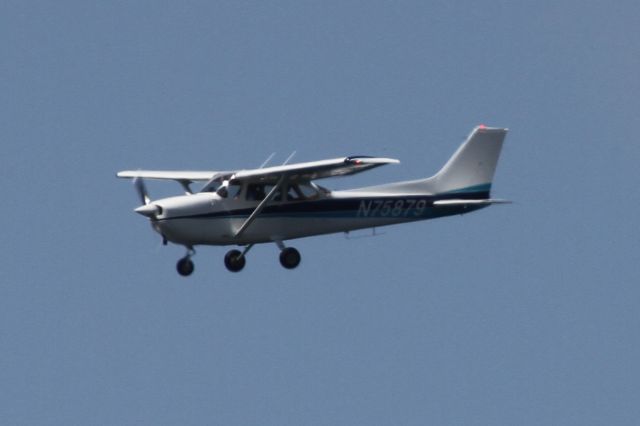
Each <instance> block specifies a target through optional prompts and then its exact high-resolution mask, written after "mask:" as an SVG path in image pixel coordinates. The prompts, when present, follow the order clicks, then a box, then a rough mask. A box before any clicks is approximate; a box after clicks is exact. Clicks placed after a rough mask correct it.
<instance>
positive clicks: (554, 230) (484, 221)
mask: <svg viewBox="0 0 640 426" xmlns="http://www.w3.org/2000/svg"><path fill="white" fill-rule="evenodd" d="M513 3H514V2H506V1H491V2H480V3H478V2H470V1H469V2H465V1H460V2H422V1H415V2H414V1H399V2H356V1H340V2H310V1H291V2H286V1H276V2H235V1H231V2H222V1H220V2H147V1H138V2H128V1H113V2H103V3H98V2H68V1H67V2H37V1H33V2H22V1H6V2H3V3H2V5H0V40H1V41H0V47H1V52H2V54H1V55H0V57H1V60H0V93H2V96H1V97H0V134H1V135H2V139H1V140H2V141H1V146H2V148H3V150H2V156H0V176H2V180H3V182H4V190H3V199H4V202H3V209H2V210H3V213H2V216H1V217H2V219H3V224H4V226H3V232H2V241H3V244H2V245H1V246H0V247H1V250H2V261H1V262H2V263H1V264H2V279H1V280H0V348H1V349H0V419H2V423H3V424H25V425H26V424H29V425H33V424H52V425H53V424H154V425H157V424H220V425H235V424H238V425H247V424H262V425H283V424H291V425H299V424H306V425H315V424H317V425H326V424H374V425H423V424H439V425H454V424H456V425H457V424H466V425H474V424H477V425H486V424H522V425H542V424H544V425H546V424H563V425H590V424H593V425H599V424H618V425H632V424H637V421H638V418H640V409H639V408H638V407H640V403H639V402H640V387H639V385H638V383H640V368H639V367H638V363H637V360H638V359H640V345H639V338H638V330H639V328H640V320H639V316H638V313H637V312H638V304H639V303H640V290H639V289H638V282H640V273H639V271H640V269H639V268H638V264H639V263H640V255H639V253H640V251H639V241H640V238H639V237H640V235H639V232H638V226H637V217H636V216H637V208H638V206H639V202H640V199H639V198H640V197H639V195H638V191H637V184H636V181H637V179H638V166H637V161H638V159H639V158H640V144H638V142H637V141H636V140H635V138H636V135H637V128H638V124H639V121H638V118H637V114H638V109H639V108H638V107H639V103H638V99H640V84H639V83H638V74H639V71H640V39H639V38H638V37H637V28H638V27H639V26H640V22H639V17H640V7H639V6H638V4H637V2H626V1H619V2H615V3H611V2H599V1H585V2H583V1H579V2H578V1H559V2H558V1H553V2H551V1H549V2H546V1H545V2H519V3H518V4H513ZM479 123H485V124H487V125H494V126H505V127H509V128H510V133H509V135H508V137H507V141H506V144H505V149H504V151H503V155H502V158H501V161H500V164H499V167H498V171H497V174H496V179H495V183H494V195H495V196H497V197H501V198H509V199H512V200H514V201H515V203H514V204H512V205H509V206H497V207H492V208H489V209H485V210H483V211H481V212H478V213H475V214H471V215H467V216H463V217H455V218H447V219H441V220H436V221H428V222H422V223H416V224H411V225H404V226H398V227H391V228H386V229H384V230H383V231H384V235H381V236H379V237H376V238H363V239H356V240H346V239H345V238H344V237H343V236H342V235H333V236H323V237H318V238H313V239H303V240H299V241H296V242H295V243H294V245H295V246H296V247H297V248H298V249H299V250H300V251H301V253H302V256H303V261H302V264H301V265H300V267H299V268H298V269H296V270H294V271H286V270H284V269H283V268H281V267H280V265H279V264H278V261H277V255H278V250H277V248H276V247H275V246H270V245H266V246H260V247H256V248H254V249H253V250H252V251H251V253H250V256H249V258H248V262H247V267H246V268H245V270H244V271H242V272H241V273H239V274H231V273H228V272H227V271H226V270H225V269H224V266H223V263H222V257H223V255H224V252H225V249H224V248H215V247H214V248H201V249H199V250H198V255H197V256H196V257H195V258H194V260H195V262H196V272H195V273H194V275H193V276H192V277H190V278H189V279H183V278H181V277H179V276H178V275H177V274H176V273H175V269H174V268H175V262H176V260H177V259H178V258H179V257H181V256H182V255H183V252H184V250H183V249H182V248H181V247H176V246H169V247H162V246H161V245H160V241H159V238H158V236H157V235H155V234H153V233H152V232H151V230H150V229H149V226H148V224H147V223H145V221H144V220H143V218H141V217H139V216H138V215H136V214H135V213H133V212H132V209H133V208H135V207H136V203H137V199H136V197H135V195H134V193H133V189H132V187H131V185H130V183H128V182H126V181H121V180H118V179H116V178H115V172H116V171H118V170H123V169H131V168H153V169H205V170H206V169H214V170H215V169H230V168H231V169H232V168H247V167H254V166H258V165H260V164H261V163H262V161H263V160H264V159H265V158H266V157H267V156H268V155H269V154H270V153H272V152H277V156H276V157H275V159H274V162H281V161H283V160H284V159H285V158H286V157H287V156H288V155H289V153H290V152H292V151H294V150H296V151H297V154H296V159H297V160H301V161H302V160H315V159H322V158H332V157H335V156H343V155H352V154H370V155H382V156H390V157H395V158H399V159H400V160H401V161H402V164H401V165H400V166H387V167H385V168H382V169H377V170H375V171H372V172H369V173H366V174H363V175H360V176H356V177H353V178H348V179H347V178H345V179H341V180H332V181H328V182H323V183H324V184H326V185H327V186H330V187H332V188H338V189H339V188H348V187H352V186H353V187H355V186H360V185H367V184H374V183H381V182H386V181H391V180H402V179H412V178H418V177H422V176H427V175H430V174H432V173H433V172H435V171H436V170H437V169H438V168H439V167H440V166H441V165H442V164H443V163H444V161H445V160H446V159H447V158H448V157H449V156H450V155H451V153H452V152H453V151H454V150H455V149H456V148H457V146H458V145H459V143H460V142H461V141H462V140H463V138H464V137H465V136H466V135H467V134H468V132H469V131H470V129H471V128H472V127H473V126H475V125H477V124H479ZM149 189H150V191H151V195H152V196H154V197H161V196H165V195H169V194H172V193H175V192H178V191H179V187H178V186H177V185H175V184H173V183H165V184H158V183H152V184H150V185H149Z"/></svg>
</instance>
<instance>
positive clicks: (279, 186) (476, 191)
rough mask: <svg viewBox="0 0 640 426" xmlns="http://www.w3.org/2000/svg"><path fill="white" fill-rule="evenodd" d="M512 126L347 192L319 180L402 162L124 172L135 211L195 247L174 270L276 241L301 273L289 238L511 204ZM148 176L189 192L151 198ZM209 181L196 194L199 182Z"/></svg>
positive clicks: (284, 259) (228, 260)
mask: <svg viewBox="0 0 640 426" xmlns="http://www.w3.org/2000/svg"><path fill="white" fill-rule="evenodd" d="M506 133H507V129H504V128H491V127H486V126H484V125H480V126H477V127H475V128H474V129H473V130H472V131H471V134H470V135H469V137H468V138H467V139H466V141H465V142H463V144H462V145H461V146H460V147H459V148H458V150H457V151H456V152H455V153H454V154H453V156H452V157H451V158H450V159H449V161H448V162H447V163H446V164H445V165H444V166H443V167H442V169H441V170H440V171H439V172H438V173H436V174H435V175H434V176H432V177H429V178H425V179H418V180H412V181H405V182H396V183H388V184H384V185H377V186H369V187H365V188H359V189H350V190H344V191H330V190H328V189H326V188H324V187H322V186H320V185H318V184H316V183H315V181H316V180H319V179H324V178H329V177H336V176H347V175H353V174H356V173H360V172H363V171H366V170H371V169H373V168H376V167H379V166H382V165H385V164H397V163H399V161H398V160H395V159H391V158H379V157H368V156H352V157H346V158H336V159H331V160H322V161H313V162H308V163H298V164H290V165H286V164H285V165H282V166H275V167H265V168H259V169H253V170H237V171H150V170H137V171H122V172H119V173H118V174H117V176H118V177H120V178H131V179H133V182H134V186H135V188H136V191H137V193H138V196H139V198H140V202H141V203H142V205H141V206H140V207H138V208H136V209H135V212H136V213H139V214H141V215H142V216H145V217H147V218H149V220H150V221H151V225H152V227H153V229H155V230H156V231H157V232H158V233H159V234H160V235H161V236H162V240H163V243H164V244H165V245H166V244H167V242H169V241H170V242H172V243H175V244H179V245H183V246H184V247H185V248H186V249H187V253H186V255H185V256H184V257H183V258H181V259H180V260H179V261H178V263H177V265H176V269H177V270H178V273H179V274H180V275H182V276H188V275H191V273H193V271H194V264H193V261H192V260H191V258H192V257H193V255H194V254H195V249H194V247H195V246H197V245H237V246H239V247H240V248H242V250H237V249H233V250H230V251H229V252H227V254H226V255H225V257H224V264H225V266H226V267H227V269H228V270H229V271H232V272H238V271H240V270H241V269H242V268H244V266H245V263H246V256H247V253H248V252H249V250H250V249H251V247H253V246H254V245H255V244H259V243H275V244H276V245H277V246H278V247H279V249H280V263H281V264H282V266H283V267H285V268H287V269H293V268H295V267H297V266H298V264H299V263H300V253H299V252H298V250H296V249H295V248H293V247H286V246H285V245H284V242H285V241H288V240H291V239H295V238H302V237H309V236H313V235H321V234H331V233H338V232H349V231H353V230H357V229H365V228H375V227H379V226H386V225H393V224H398V223H405V222H413V221H418V220H426V219H435V218H438V217H444V216H451V215H459V214H464V213H469V212H472V211H475V210H479V209H481V208H484V207H487V206H489V205H491V204H499V203H508V201H506V200H499V199H493V198H491V196H490V193H491V184H492V181H493V176H494V172H495V169H496V164H497V162H498V157H499V155H500V151H501V149H502V144H503V141H504V138H505V136H506ZM144 179H160V180H173V181H177V182H178V183H179V184H180V185H182V187H183V189H184V191H185V192H186V194H185V195H180V196H176V197H170V198H163V199H159V200H155V201H151V199H150V198H149V196H148V194H147V189H146V186H145V184H144ZM194 182H206V183H205V184H204V186H203V187H202V189H201V190H200V191H198V192H194V191H193V190H192V189H191V184H192V183H194Z"/></svg>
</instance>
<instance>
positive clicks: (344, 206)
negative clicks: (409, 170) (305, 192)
mask: <svg viewBox="0 0 640 426" xmlns="http://www.w3.org/2000/svg"><path fill="white" fill-rule="evenodd" d="M488 186H489V187H490V185H488ZM486 188H487V186H486V185H485V186H483V185H478V186H476V187H471V188H467V189H470V190H471V191H463V190H458V191H450V192H447V193H443V194H437V195H425V196H377V197H354V198H346V199H339V198H338V199H336V198H328V199H320V200H306V201H291V202H287V203H282V204H274V205H270V206H267V207H265V208H264V210H263V211H262V212H261V213H260V216H261V217H264V218H278V217H284V218H286V217H308V218H387V217H388V218H407V219H412V218H413V219H426V218H430V217H439V216H448V215H452V214H460V213H467V212H470V211H473V210H477V209H478V208H481V207H484V206H473V207H470V206H468V207H466V208H465V207H463V206H450V207H437V210H434V208H433V202H434V201H436V200H447V199H479V198H489V192H488V191H483V189H486ZM254 209H255V207H250V208H242V209H235V210H229V211H218V212H212V213H205V214H197V215H188V216H179V217H170V218H167V219H160V220H161V221H162V220H171V219H203V218H234V217H236V218H241V217H248V216H249V215H250V214H251V213H253V211H254Z"/></svg>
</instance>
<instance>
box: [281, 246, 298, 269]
mask: <svg viewBox="0 0 640 426" xmlns="http://www.w3.org/2000/svg"><path fill="white" fill-rule="evenodd" d="M280 264H281V265H282V266H284V267H285V268H287V269H293V268H295V267H296V266H298V265H299V264H300V252H299V251H298V250H296V249H294V248H293V247H286V248H284V249H282V251H281V252H280Z"/></svg>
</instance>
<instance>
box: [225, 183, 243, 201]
mask: <svg viewBox="0 0 640 426" xmlns="http://www.w3.org/2000/svg"><path fill="white" fill-rule="evenodd" d="M241 189H242V185H240V184H239V183H230V184H229V187H228V188H227V193H228V195H227V196H228V197H229V198H238V197H240V190H241Z"/></svg>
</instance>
